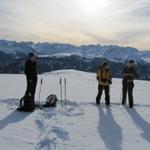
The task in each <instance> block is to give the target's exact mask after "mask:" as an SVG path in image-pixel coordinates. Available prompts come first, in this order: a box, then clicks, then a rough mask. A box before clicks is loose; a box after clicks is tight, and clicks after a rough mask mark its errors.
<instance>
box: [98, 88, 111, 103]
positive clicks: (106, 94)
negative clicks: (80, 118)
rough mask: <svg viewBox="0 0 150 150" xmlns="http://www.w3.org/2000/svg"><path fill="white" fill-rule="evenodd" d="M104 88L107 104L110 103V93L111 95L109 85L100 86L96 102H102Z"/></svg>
mask: <svg viewBox="0 0 150 150" xmlns="http://www.w3.org/2000/svg"><path fill="white" fill-rule="evenodd" d="M103 90H104V91H105V101H106V105H109V104H110V95H109V90H110V88H109V86H102V85H99V86H98V94H97V97H96V104H100V100H101V96H102V93H103Z"/></svg>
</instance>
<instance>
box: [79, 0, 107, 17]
mask: <svg viewBox="0 0 150 150" xmlns="http://www.w3.org/2000/svg"><path fill="white" fill-rule="evenodd" d="M79 3H80V6H81V8H82V9H84V11H86V12H87V13H89V14H94V13H97V11H99V10H101V9H103V8H105V7H107V5H108V0H79Z"/></svg>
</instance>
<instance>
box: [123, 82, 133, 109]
mask: <svg viewBox="0 0 150 150" xmlns="http://www.w3.org/2000/svg"><path fill="white" fill-rule="evenodd" d="M133 88H134V83H133V82H129V83H128V82H124V81H123V88H122V92H123V95H122V104H123V105H125V104H126V101H127V93H128V100H129V107H131V108H132V107H133V105H134V102H133Z"/></svg>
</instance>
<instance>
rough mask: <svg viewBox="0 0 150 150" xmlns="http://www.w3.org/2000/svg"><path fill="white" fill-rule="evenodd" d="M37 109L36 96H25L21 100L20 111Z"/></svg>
mask: <svg viewBox="0 0 150 150" xmlns="http://www.w3.org/2000/svg"><path fill="white" fill-rule="evenodd" d="M34 109H35V103H34V97H33V96H32V95H28V96H24V97H22V98H21V100H20V108H19V109H18V110H20V111H26V112H30V111H34Z"/></svg>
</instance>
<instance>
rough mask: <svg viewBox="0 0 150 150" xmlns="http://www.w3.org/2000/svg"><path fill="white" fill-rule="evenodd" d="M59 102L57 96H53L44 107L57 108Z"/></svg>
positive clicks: (49, 97) (48, 98)
mask: <svg viewBox="0 0 150 150" xmlns="http://www.w3.org/2000/svg"><path fill="white" fill-rule="evenodd" d="M57 101H58V99H57V96H56V95H54V94H51V95H50V96H48V97H47V99H46V104H45V105H44V107H56V104H57Z"/></svg>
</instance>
